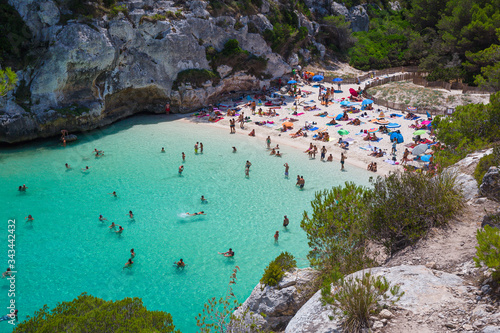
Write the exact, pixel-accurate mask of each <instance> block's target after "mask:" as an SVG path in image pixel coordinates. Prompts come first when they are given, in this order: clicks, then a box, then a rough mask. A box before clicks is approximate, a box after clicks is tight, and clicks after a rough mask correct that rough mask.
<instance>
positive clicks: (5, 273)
mask: <svg viewBox="0 0 500 333" xmlns="http://www.w3.org/2000/svg"><path fill="white" fill-rule="evenodd" d="M10 275H11V270H10V268H7V270H6V271H5V272H3V274H2V279H4V278H6V277H8V276H10Z"/></svg>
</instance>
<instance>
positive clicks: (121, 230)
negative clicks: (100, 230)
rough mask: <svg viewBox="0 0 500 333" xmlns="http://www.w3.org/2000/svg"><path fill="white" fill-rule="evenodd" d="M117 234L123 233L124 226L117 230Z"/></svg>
mask: <svg viewBox="0 0 500 333" xmlns="http://www.w3.org/2000/svg"><path fill="white" fill-rule="evenodd" d="M115 232H116V233H117V234H121V233H122V232H123V227H122V226H121V225H120V226H119V228H118V230H116V231H115Z"/></svg>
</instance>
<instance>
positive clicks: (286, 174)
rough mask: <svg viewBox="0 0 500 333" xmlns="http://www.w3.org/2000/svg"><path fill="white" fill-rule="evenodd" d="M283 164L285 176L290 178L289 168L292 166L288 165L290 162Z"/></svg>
mask: <svg viewBox="0 0 500 333" xmlns="http://www.w3.org/2000/svg"><path fill="white" fill-rule="evenodd" d="M283 166H284V167H285V177H287V178H288V169H289V168H290V167H289V166H288V163H285V164H283Z"/></svg>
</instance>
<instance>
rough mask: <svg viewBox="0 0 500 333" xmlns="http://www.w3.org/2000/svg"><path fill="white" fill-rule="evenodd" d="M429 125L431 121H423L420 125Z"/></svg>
mask: <svg viewBox="0 0 500 333" xmlns="http://www.w3.org/2000/svg"><path fill="white" fill-rule="evenodd" d="M430 123H432V120H424V121H423V122H422V125H429V124H430Z"/></svg>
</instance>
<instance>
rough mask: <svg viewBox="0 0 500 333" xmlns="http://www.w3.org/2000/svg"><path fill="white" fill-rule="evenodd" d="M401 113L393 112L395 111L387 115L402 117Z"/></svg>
mask: <svg viewBox="0 0 500 333" xmlns="http://www.w3.org/2000/svg"><path fill="white" fill-rule="evenodd" d="M402 116H403V115H402V114H395V113H391V114H390V115H389V117H402Z"/></svg>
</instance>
